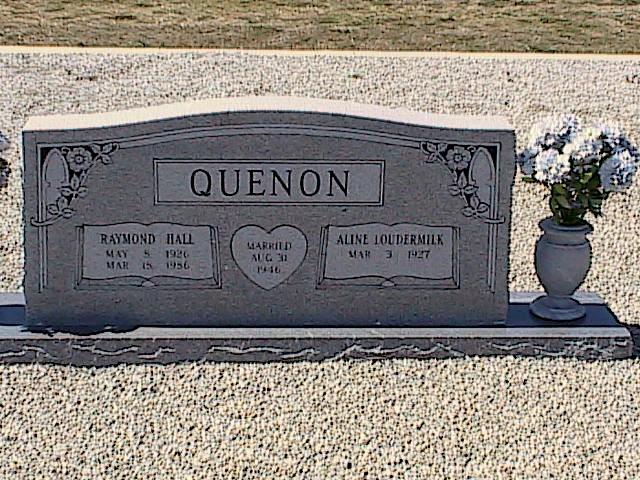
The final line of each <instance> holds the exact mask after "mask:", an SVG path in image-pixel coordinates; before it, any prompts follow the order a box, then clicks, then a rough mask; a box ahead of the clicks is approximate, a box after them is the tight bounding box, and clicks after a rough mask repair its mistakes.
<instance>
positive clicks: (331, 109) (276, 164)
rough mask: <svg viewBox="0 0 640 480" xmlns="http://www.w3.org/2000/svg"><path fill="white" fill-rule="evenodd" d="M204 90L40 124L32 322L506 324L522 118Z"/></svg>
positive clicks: (31, 138)
mask: <svg viewBox="0 0 640 480" xmlns="http://www.w3.org/2000/svg"><path fill="white" fill-rule="evenodd" d="M203 107H204V108H205V109H204V110H200V111H191V110H184V111H183V112H176V111H171V110H160V109H149V110H147V111H145V112H137V113H135V114H134V113H122V114H116V115H112V116H111V115H110V116H104V115H92V116H84V117H73V116H65V117H58V118H46V117H44V118H34V119H31V120H30V121H29V123H28V124H27V126H26V127H25V131H24V152H25V171H26V175H25V193H26V195H25V219H24V222H25V245H26V282H25V291H26V296H27V316H28V318H27V320H28V324H29V325H30V326H52V327H64V328H67V329H68V328H72V327H73V326H82V327H103V326H107V325H109V326H116V327H117V326H122V325H127V326H132V325H197V326H265V327H269V326H271V327H273V326H445V325H446V326H452V325H459V326H463V325H464V326H469V325H500V324H504V322H505V320H506V316H507V306H508V291H507V267H508V266H507V262H508V258H507V252H508V243H509V212H510V204H511V185H512V182H513V177H514V133H513V130H512V129H511V127H510V126H509V124H508V122H507V121H506V120H504V119H500V118H470V119H465V118H452V117H430V116H426V115H422V114H416V113H411V112H406V111H401V110H390V109H381V108H374V107H363V106H358V105H345V104H342V103H337V102H329V101H310V100H294V99H274V100H268V99H259V100H246V99H245V100H242V99H241V100H237V101H232V100H225V101H221V102H214V103H211V104H204V105H203ZM134 115H140V116H139V117H134ZM63 324H64V325H63Z"/></svg>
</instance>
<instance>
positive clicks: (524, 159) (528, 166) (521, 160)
mask: <svg viewBox="0 0 640 480" xmlns="http://www.w3.org/2000/svg"><path fill="white" fill-rule="evenodd" d="M539 153H540V147H531V148H525V149H524V150H523V151H522V152H521V153H520V155H518V157H517V158H516V161H517V162H518V165H520V170H522V174H523V175H526V176H527V177H530V176H531V175H533V167H534V165H535V158H536V156H537V155H538V154H539Z"/></svg>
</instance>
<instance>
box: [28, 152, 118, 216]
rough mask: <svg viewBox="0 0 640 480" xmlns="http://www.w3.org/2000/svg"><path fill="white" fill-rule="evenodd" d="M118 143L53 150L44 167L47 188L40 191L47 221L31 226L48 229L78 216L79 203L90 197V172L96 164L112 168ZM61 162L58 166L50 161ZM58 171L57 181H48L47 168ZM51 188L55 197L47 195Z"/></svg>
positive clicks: (44, 180)
mask: <svg viewBox="0 0 640 480" xmlns="http://www.w3.org/2000/svg"><path fill="white" fill-rule="evenodd" d="M118 148H119V146H118V144H117V143H107V144H103V145H99V144H91V145H88V146H73V147H66V146H65V147H58V148H54V149H53V150H51V151H50V152H49V154H48V156H47V159H45V161H44V165H43V172H42V175H43V178H42V182H43V184H46V186H45V187H44V188H43V191H42V192H40V194H41V198H42V199H43V200H42V201H43V202H46V205H45V216H44V218H38V219H35V218H31V225H33V226H35V227H44V226H48V225H52V224H54V223H56V222H58V221H59V220H62V219H70V218H71V217H73V215H74V214H75V212H76V210H75V209H74V205H75V204H76V203H77V200H78V199H80V198H84V197H85V196H86V195H87V192H88V187H87V179H88V178H89V172H90V171H91V169H93V168H94V167H95V166H96V165H99V164H101V165H110V164H111V163H112V159H111V155H112V154H113V153H114V152H116V151H117V150H118ZM49 160H51V162H57V165H56V166H55V167H52V166H51V163H50V162H49ZM48 168H51V169H52V170H54V169H57V173H56V174H55V175H54V174H52V175H53V176H54V177H55V179H54V180H50V179H49V180H48V179H47V169H48ZM47 189H55V192H57V193H55V194H54V195H50V194H48V193H47Z"/></svg>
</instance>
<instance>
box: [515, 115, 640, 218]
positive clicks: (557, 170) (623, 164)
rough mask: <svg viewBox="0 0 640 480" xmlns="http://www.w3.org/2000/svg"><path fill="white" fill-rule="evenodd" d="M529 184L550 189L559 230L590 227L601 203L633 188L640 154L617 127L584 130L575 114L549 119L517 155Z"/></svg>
mask: <svg viewBox="0 0 640 480" xmlns="http://www.w3.org/2000/svg"><path fill="white" fill-rule="evenodd" d="M517 162H518V164H519V166H520V169H521V171H522V173H523V174H524V181H525V182H532V183H541V184H543V185H545V186H546V187H548V188H549V189H550V196H549V207H550V208H551V212H552V213H553V218H554V220H555V221H556V223H557V224H558V225H566V226H575V225H582V224H584V223H585V220H584V217H585V215H586V214H587V213H588V212H589V213H591V214H593V215H594V216H596V217H598V216H600V215H602V203H603V202H604V201H605V200H606V199H607V198H609V196H610V195H611V194H613V193H617V192H622V191H624V190H626V189H627V188H629V186H630V185H631V183H632V181H633V177H634V175H635V173H636V171H637V170H638V168H639V167H640V150H638V147H637V146H636V145H634V144H633V143H632V142H631V140H630V139H629V138H628V137H627V135H626V134H625V133H624V131H622V130H621V129H620V128H618V127H612V126H607V125H604V124H597V125H594V126H590V127H587V128H581V122H580V121H579V119H578V118H577V117H576V116H574V115H565V116H563V117H561V118H556V119H551V118H550V119H547V120H545V121H543V122H542V123H540V124H538V125H536V126H535V127H534V129H533V130H532V134H531V139H530V143H529V146H528V147H527V148H525V149H524V150H522V151H521V152H520V153H519V154H518V156H517Z"/></svg>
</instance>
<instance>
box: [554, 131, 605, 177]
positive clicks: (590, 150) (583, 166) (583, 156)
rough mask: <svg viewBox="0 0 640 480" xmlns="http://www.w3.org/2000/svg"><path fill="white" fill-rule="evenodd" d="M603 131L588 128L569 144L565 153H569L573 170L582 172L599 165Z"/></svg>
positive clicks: (565, 148)
mask: <svg viewBox="0 0 640 480" xmlns="http://www.w3.org/2000/svg"><path fill="white" fill-rule="evenodd" d="M601 133H602V132H601V131H600V130H599V129H594V128H586V129H585V130H583V131H582V132H581V133H580V134H578V136H577V137H576V138H575V139H574V140H573V141H572V142H571V143H569V144H567V145H566V146H565V147H564V149H563V153H565V154H566V155H569V157H570V159H571V165H572V167H573V171H574V172H576V173H578V174H582V173H584V172H586V171H589V170H591V169H592V168H593V167H595V166H597V165H598V162H599V161H600V154H601V152H602V140H601V139H600V138H601Z"/></svg>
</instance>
